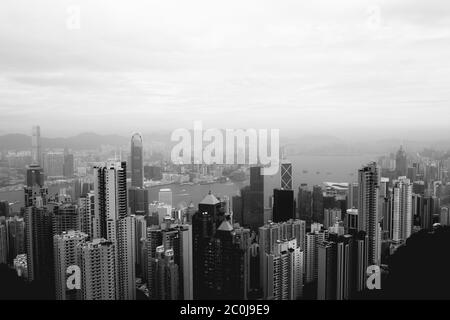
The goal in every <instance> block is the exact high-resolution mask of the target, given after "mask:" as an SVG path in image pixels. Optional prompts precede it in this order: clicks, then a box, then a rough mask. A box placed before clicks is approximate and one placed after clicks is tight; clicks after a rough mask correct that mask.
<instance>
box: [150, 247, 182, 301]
mask: <svg viewBox="0 0 450 320" xmlns="http://www.w3.org/2000/svg"><path fill="white" fill-rule="evenodd" d="M148 267H149V268H151V269H152V273H153V274H154V275H155V276H154V277H153V279H152V283H149V288H150V290H149V291H150V299H151V300H178V299H179V298H180V297H179V295H178V294H179V288H178V285H179V278H178V275H179V271H178V265H177V264H175V260H174V253H173V249H167V250H165V249H164V246H163V245H161V246H158V247H157V248H156V256H155V258H150V261H149V266H148Z"/></svg>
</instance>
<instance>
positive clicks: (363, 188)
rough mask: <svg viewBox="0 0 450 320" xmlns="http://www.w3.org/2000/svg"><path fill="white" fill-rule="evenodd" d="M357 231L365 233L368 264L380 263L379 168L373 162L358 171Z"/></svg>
mask: <svg viewBox="0 0 450 320" xmlns="http://www.w3.org/2000/svg"><path fill="white" fill-rule="evenodd" d="M358 184H359V201H358V231H365V232H366V234H367V236H368V241H369V254H368V258H369V264H376V265H378V264H379V263H380V259H381V231H380V225H379V221H380V214H379V208H378V207H379V199H378V198H379V185H380V174H379V168H378V166H377V164H376V163H375V162H372V163H369V164H368V165H367V166H364V167H363V168H361V169H360V170H359V171H358Z"/></svg>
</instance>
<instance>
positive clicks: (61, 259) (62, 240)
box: [53, 230, 88, 300]
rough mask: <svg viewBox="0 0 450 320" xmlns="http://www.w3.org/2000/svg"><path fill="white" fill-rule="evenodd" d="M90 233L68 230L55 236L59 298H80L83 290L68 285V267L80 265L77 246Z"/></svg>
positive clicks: (56, 278) (56, 279)
mask: <svg viewBox="0 0 450 320" xmlns="http://www.w3.org/2000/svg"><path fill="white" fill-rule="evenodd" d="M87 237H88V235H87V234H85V233H82V232H80V231H74V230H71V231H68V232H62V233H61V234H57V235H55V236H54V237H53V250H54V257H55V261H54V262H55V266H54V268H55V292H56V299H57V300H79V299H81V291H80V290H78V289H76V288H75V289H69V288H68V287H67V278H68V274H67V269H68V268H69V267H70V266H73V265H76V266H78V263H79V261H78V259H77V246H78V245H79V244H80V243H83V242H85V241H86V239H87Z"/></svg>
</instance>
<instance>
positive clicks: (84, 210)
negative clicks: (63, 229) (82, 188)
mask: <svg viewBox="0 0 450 320" xmlns="http://www.w3.org/2000/svg"><path fill="white" fill-rule="evenodd" d="M78 210H79V214H80V219H81V231H82V232H84V233H86V234H87V235H88V236H89V240H93V239H96V238H100V217H99V216H96V211H95V193H94V191H90V192H88V193H86V194H85V195H83V196H82V197H81V198H80V199H78ZM97 213H98V212H97Z"/></svg>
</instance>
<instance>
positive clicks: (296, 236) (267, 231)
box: [259, 220, 306, 299]
mask: <svg viewBox="0 0 450 320" xmlns="http://www.w3.org/2000/svg"><path fill="white" fill-rule="evenodd" d="M292 240H294V241H295V248H294V247H293V246H291V245H290V246H288V247H289V248H292V249H295V253H294V255H295V257H296V259H301V272H302V274H303V273H304V270H303V266H304V262H303V259H304V248H305V246H306V223H305V221H303V220H289V221H286V222H280V223H274V222H269V223H267V224H265V225H264V226H262V227H260V228H259V260H260V261H259V266H260V267H259V269H260V279H259V281H260V286H261V288H262V289H263V296H264V297H266V298H269V297H271V296H273V294H274V293H273V290H274V289H273V287H271V286H272V285H273V282H270V281H269V280H268V275H273V276H276V275H277V274H278V273H277V271H274V270H273V269H270V268H273V263H276V261H279V259H278V257H279V256H280V254H281V253H280V252H291V250H288V248H287V247H283V248H282V250H281V251H280V250H278V251H277V248H278V249H280V248H279V247H277V248H276V246H277V244H279V243H284V242H286V241H292ZM291 244H292V242H291ZM297 249H298V250H297ZM270 255H272V256H270ZM272 262H273V263H272ZM296 268H297V270H298V268H300V266H298V265H297V266H296ZM292 270H293V269H292ZM295 275H296V277H297V276H298V273H295ZM302 277H303V276H302ZM293 279H294V278H291V280H293ZM295 279H296V281H300V279H299V278H295ZM302 286H303V283H302V285H301V286H300V285H299V286H297V287H296V288H297V289H298V290H299V291H295V290H294V291H295V292H297V293H296V294H294V295H293V296H294V298H293V299H297V298H298V297H299V296H301V294H302V291H301V290H300V288H301V287H302ZM269 287H270V288H269ZM269 291H270V292H269ZM294 291H291V292H294ZM277 294H278V293H277ZM277 294H275V295H277ZM291 298H292V296H291ZM289 299H290V298H289Z"/></svg>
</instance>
